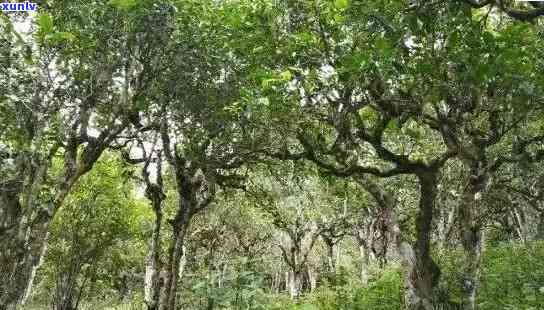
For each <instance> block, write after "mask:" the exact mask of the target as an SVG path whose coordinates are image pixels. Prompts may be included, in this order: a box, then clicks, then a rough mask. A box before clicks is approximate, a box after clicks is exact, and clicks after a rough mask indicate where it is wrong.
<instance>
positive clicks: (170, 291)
mask: <svg viewBox="0 0 544 310" xmlns="http://www.w3.org/2000/svg"><path fill="white" fill-rule="evenodd" d="M192 214H193V213H192V206H191V204H190V202H188V201H186V200H185V199H182V198H180V206H179V209H178V214H177V215H176V218H175V219H174V221H173V222H172V227H173V232H172V246H171V247H170V251H169V258H168V263H167V265H166V268H165V270H166V274H165V277H166V280H165V285H164V287H163V289H162V292H161V298H160V308H159V309H160V310H175V309H176V296H177V289H178V282H179V279H180V278H181V274H180V270H181V268H180V267H181V264H182V259H183V257H184V254H185V253H184V249H185V247H184V242H185V234H186V232H187V229H188V228H189V223H190V220H191V217H192Z"/></svg>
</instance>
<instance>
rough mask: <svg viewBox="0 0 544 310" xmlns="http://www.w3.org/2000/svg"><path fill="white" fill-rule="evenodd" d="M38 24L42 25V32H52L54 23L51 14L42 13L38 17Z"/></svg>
mask: <svg viewBox="0 0 544 310" xmlns="http://www.w3.org/2000/svg"><path fill="white" fill-rule="evenodd" d="M38 26H39V27H40V32H41V33H42V34H49V33H52V32H53V27H54V25H53V19H52V18H51V15H49V14H47V13H42V14H40V17H38Z"/></svg>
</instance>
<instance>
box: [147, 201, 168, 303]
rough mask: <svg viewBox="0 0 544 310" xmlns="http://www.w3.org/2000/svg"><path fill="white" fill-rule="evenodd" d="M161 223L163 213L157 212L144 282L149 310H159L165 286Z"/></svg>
mask: <svg viewBox="0 0 544 310" xmlns="http://www.w3.org/2000/svg"><path fill="white" fill-rule="evenodd" d="M161 223H162V212H161V211H160V210H155V224H154V227H153V235H152V238H151V244H150V246H149V253H148V257H147V264H146V269H145V281H144V300H145V303H146V305H147V309H148V310H158V308H159V302H160V300H159V299H160V292H161V287H162V286H163V285H164V280H163V279H161V277H160V275H161V272H160V270H161V263H160V250H161V245H160V237H161V236H160V233H161Z"/></svg>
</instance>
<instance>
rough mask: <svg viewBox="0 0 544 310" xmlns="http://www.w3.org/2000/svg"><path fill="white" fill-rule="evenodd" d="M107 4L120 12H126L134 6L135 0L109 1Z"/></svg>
mask: <svg viewBox="0 0 544 310" xmlns="http://www.w3.org/2000/svg"><path fill="white" fill-rule="evenodd" d="M109 4H110V5H111V6H113V7H116V8H118V9H121V10H128V9H130V8H132V7H134V6H135V5H136V0H110V2H109Z"/></svg>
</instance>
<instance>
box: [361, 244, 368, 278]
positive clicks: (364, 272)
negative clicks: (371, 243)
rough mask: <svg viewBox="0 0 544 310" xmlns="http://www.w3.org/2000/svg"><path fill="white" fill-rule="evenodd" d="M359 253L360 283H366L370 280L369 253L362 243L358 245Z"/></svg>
mask: <svg viewBox="0 0 544 310" xmlns="http://www.w3.org/2000/svg"><path fill="white" fill-rule="evenodd" d="M359 253H360V259H361V283H363V285H365V286H366V285H368V281H369V280H370V270H369V269H370V253H369V249H367V248H366V247H365V246H364V245H361V244H360V245H359Z"/></svg>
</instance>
